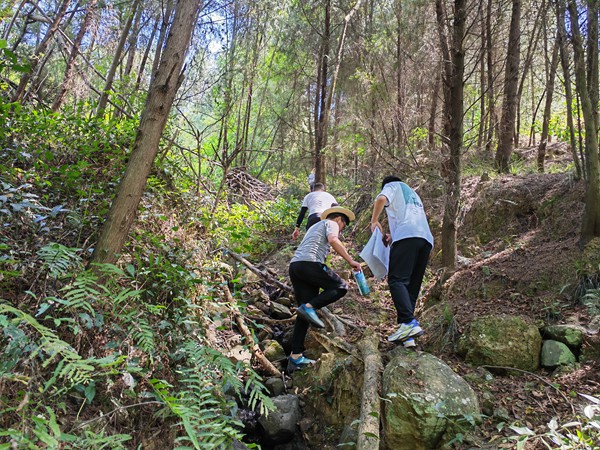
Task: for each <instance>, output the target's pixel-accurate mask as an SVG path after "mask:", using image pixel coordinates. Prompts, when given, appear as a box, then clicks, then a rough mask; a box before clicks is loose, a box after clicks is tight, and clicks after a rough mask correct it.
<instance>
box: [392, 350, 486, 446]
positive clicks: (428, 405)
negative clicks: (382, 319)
mask: <svg viewBox="0 0 600 450" xmlns="http://www.w3.org/2000/svg"><path fill="white" fill-rule="evenodd" d="M382 397H383V398H385V400H386V401H385V402H384V403H383V431H384V446H383V447H381V448H385V449H390V450H391V449H393V450H425V449H433V448H441V445H443V443H444V442H447V441H449V440H451V439H452V438H453V437H454V436H456V434H458V433H460V432H462V431H464V429H463V428H462V427H464V426H466V427H469V428H470V427H471V426H473V425H474V424H475V423H477V422H478V421H479V420H480V410H479V403H478V400H477V396H476V395H475V393H474V391H473V390H472V389H471V387H470V386H469V385H468V384H467V382H466V381H465V380H464V379H462V378H461V377H459V376H458V375H456V374H455V373H454V371H453V370H452V369H451V368H450V367H448V366H447V365H446V364H445V363H444V362H443V361H441V360H439V359H438V358H436V357H435V356H433V355H431V354H429V353H416V352H399V354H397V355H396V356H394V357H393V359H392V360H391V361H390V362H389V363H388V364H387V366H386V368H385V370H384V373H383V388H382Z"/></svg>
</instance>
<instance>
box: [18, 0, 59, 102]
mask: <svg viewBox="0 0 600 450" xmlns="http://www.w3.org/2000/svg"><path fill="white" fill-rule="evenodd" d="M70 4H71V0H63V2H62V3H61V5H60V8H59V9H58V12H57V13H56V16H55V17H54V20H53V21H52V24H51V25H50V27H49V28H48V31H47V32H46V35H45V36H44V38H43V39H42V41H41V42H40V44H39V45H38V46H37V48H36V49H35V53H34V56H33V57H32V58H31V61H30V69H29V72H26V73H24V74H23V76H22V77H21V80H20V82H19V86H18V87H17V90H16V91H15V93H14V95H13V97H12V101H13V102H18V101H21V100H23V98H24V94H25V89H26V87H27V83H29V80H30V79H31V75H32V74H33V73H34V72H35V69H36V67H37V65H38V63H39V61H40V59H41V57H42V55H43V54H45V53H47V49H48V44H50V40H51V39H52V37H54V34H55V33H56V32H57V30H58V27H59V26H60V23H61V22H62V20H63V18H64V17H65V14H66V13H67V8H68V7H69V5H70Z"/></svg>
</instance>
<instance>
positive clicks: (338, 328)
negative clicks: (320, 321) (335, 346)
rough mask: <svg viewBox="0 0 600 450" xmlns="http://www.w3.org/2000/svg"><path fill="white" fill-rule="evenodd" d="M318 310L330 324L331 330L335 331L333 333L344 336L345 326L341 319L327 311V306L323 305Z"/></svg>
mask: <svg viewBox="0 0 600 450" xmlns="http://www.w3.org/2000/svg"><path fill="white" fill-rule="evenodd" d="M319 311H321V313H322V314H323V316H324V317H325V319H327V321H328V322H329V324H330V325H331V328H333V331H335V334H337V335H338V336H346V327H345V326H344V324H343V323H342V321H341V320H340V319H338V318H337V317H336V315H335V314H333V313H332V312H331V311H329V309H328V308H327V307H323V308H321V309H320V310H319Z"/></svg>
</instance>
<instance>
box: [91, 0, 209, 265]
mask: <svg viewBox="0 0 600 450" xmlns="http://www.w3.org/2000/svg"><path fill="white" fill-rule="evenodd" d="M200 8H201V4H200V3H199V2H198V0H178V1H177V4H176V6H175V15H174V18H173V22H172V24H171V28H170V33H169V37H168V39H167V42H166V45H165V49H164V51H163V52H162V55H161V60H160V64H159V66H158V69H157V71H156V74H155V77H154V78H153V79H152V82H151V84H150V88H149V91H148V97H147V99H146V104H145V106H144V111H143V112H142V116H141V118H140V125H139V128H138V132H137V135H136V139H135V143H134V145H133V149H132V151H131V155H130V157H129V161H128V163H127V167H126V168H125V173H124V174H123V179H122V181H121V183H120V185H119V187H118V189H117V193H116V196H115V198H114V200H113V202H112V205H111V208H110V211H109V213H108V217H107V220H106V222H105V224H104V226H103V228H102V231H101V233H100V237H99V239H98V242H97V243H96V247H95V248H94V253H93V254H92V259H91V262H92V263H114V262H116V260H117V258H118V255H119V253H120V252H121V249H122V248H123V245H124V244H125V242H126V240H127V236H128V234H129V230H130V228H131V225H132V224H133V221H134V219H135V217H136V210H137V207H138V205H139V202H140V200H141V198H142V194H143V192H144V187H145V186H146V182H147V179H148V176H149V175H150V171H151V169H152V165H153V163H154V159H155V158H156V155H157V153H158V147H159V142H160V138H161V135H162V133H163V130H164V127H165V124H166V122H167V119H168V116H169V112H170V110H171V106H172V104H173V100H174V99H175V95H176V93H177V90H178V89H179V86H180V85H181V82H182V80H183V74H184V72H183V65H184V61H185V58H186V54H187V50H188V47H189V44H190V40H191V36H192V33H193V29H194V25H195V24H196V20H197V17H198V12H199V10H200Z"/></svg>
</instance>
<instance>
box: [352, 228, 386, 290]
mask: <svg viewBox="0 0 600 450" xmlns="http://www.w3.org/2000/svg"><path fill="white" fill-rule="evenodd" d="M359 256H360V257H361V258H362V259H363V260H364V261H365V262H366V263H367V264H368V266H369V268H370V269H371V272H373V275H374V276H375V278H377V279H379V280H381V279H382V278H383V277H385V276H386V275H387V273H388V264H389V261H390V247H386V246H385V245H384V244H383V235H382V234H381V231H379V228H377V229H375V231H374V232H373V234H372V235H371V239H369V242H367V245H365V248H363V250H362V252H360V255H359Z"/></svg>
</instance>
